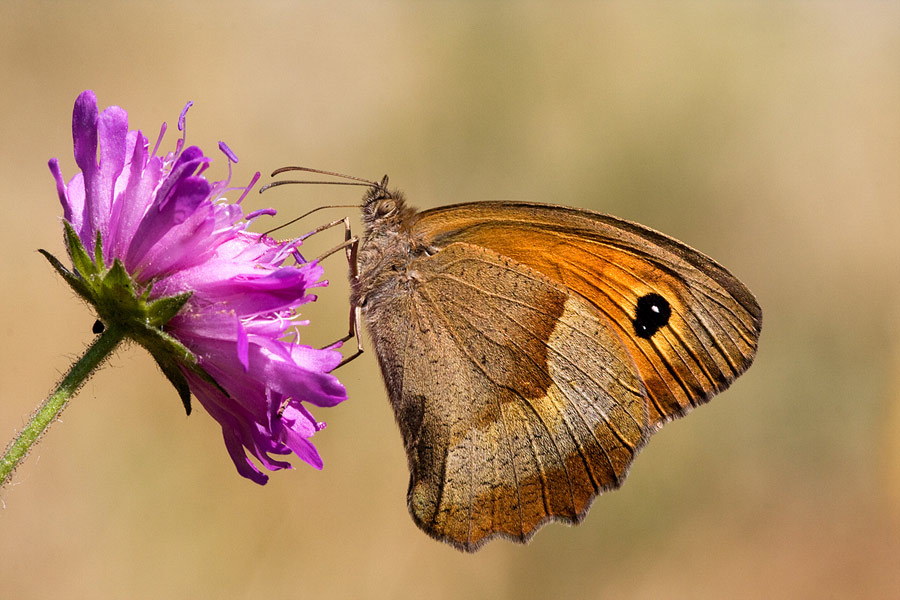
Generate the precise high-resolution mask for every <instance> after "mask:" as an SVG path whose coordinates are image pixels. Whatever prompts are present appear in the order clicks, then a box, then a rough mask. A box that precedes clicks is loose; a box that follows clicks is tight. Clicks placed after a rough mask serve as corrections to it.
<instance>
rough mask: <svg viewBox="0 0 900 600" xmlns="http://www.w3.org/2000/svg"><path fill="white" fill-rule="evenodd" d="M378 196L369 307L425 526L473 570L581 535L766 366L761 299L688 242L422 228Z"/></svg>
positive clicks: (366, 242)
mask: <svg viewBox="0 0 900 600" xmlns="http://www.w3.org/2000/svg"><path fill="white" fill-rule="evenodd" d="M304 170H306V169H304ZM361 181H364V180H361ZM365 185H368V186H369V189H368V191H367V192H366V194H365V197H364V200H363V203H362V221H363V224H364V227H365V232H364V235H363V236H362V239H361V240H359V242H358V248H357V246H356V240H355V239H353V240H352V244H353V252H351V253H349V254H350V255H351V257H352V264H351V288H352V289H351V305H352V307H354V309H355V311H356V314H357V318H359V317H360V316H361V317H362V320H363V321H364V322H365V324H366V327H367V329H368V333H369V336H370V338H371V341H372V344H373V345H374V349H375V354H376V356H377V358H378V363H379V365H380V367H381V372H382V375H383V378H384V382H385V384H386V387H387V391H388V395H389V397H390V402H391V406H392V407H393V410H394V414H395V416H396V420H397V424H398V425H399V429H400V433H401V435H402V437H403V444H404V448H405V450H406V454H407V457H408V463H409V472H410V481H409V489H408V493H407V501H408V507H409V511H410V514H411V515H412V518H413V520H414V521H415V523H416V524H417V525H418V526H419V527H420V528H421V529H422V530H424V531H425V532H426V533H428V534H429V535H431V536H432V537H434V538H436V539H439V540H442V541H444V542H447V543H449V544H451V545H453V546H454V547H456V548H458V549H460V550H465V551H469V552H473V551H475V550H477V549H478V548H480V547H481V546H482V545H483V544H484V543H485V542H487V541H488V540H490V539H492V538H496V537H505V538H509V539H511V540H514V541H518V542H523V543H524V542H526V541H528V540H529V539H530V538H531V536H532V535H534V533H535V532H536V531H537V530H538V529H539V528H540V527H541V526H542V525H543V524H545V523H547V522H549V521H554V520H555V521H563V522H567V523H572V524H577V523H580V522H581V521H582V520H583V519H584V517H585V516H586V514H587V511H588V509H589V507H590V505H591V502H592V501H593V500H594V498H595V497H596V496H597V495H599V494H601V493H603V492H605V491H608V490H612V489H615V488H618V487H619V486H620V485H622V483H623V481H624V479H625V477H626V475H627V474H628V469H629V467H630V465H631V463H632V461H633V460H634V458H635V456H636V455H637V453H638V451H639V450H640V449H641V448H642V447H643V446H644V444H645V443H646V442H647V440H648V438H649V437H650V435H651V434H652V433H653V432H655V431H656V430H658V429H659V428H660V427H662V425H663V424H665V423H666V422H668V421H670V420H672V419H675V418H677V417H681V416H683V415H685V414H687V413H688V412H689V411H690V410H691V409H692V408H693V407H695V406H698V405H700V404H703V403H705V402H707V401H709V399H710V398H711V397H712V396H713V395H715V394H716V393H718V392H720V391H722V390H724V389H725V388H727V387H728V386H729V385H730V384H731V382H732V381H734V379H735V378H736V377H737V376H738V375H740V374H741V373H743V372H744V371H745V370H746V369H747V368H748V367H749V366H750V364H751V363H752V362H753V358H754V356H755V354H756V349H757V344H758V339H759V334H760V329H761V325H762V310H761V308H760V306H759V304H758V303H757V301H756V299H755V298H754V296H753V294H752V293H751V292H750V291H749V290H748V289H747V287H746V286H745V285H744V284H743V283H741V282H740V281H739V280H738V279H737V278H735V277H734V276H733V275H732V274H731V273H729V272H728V271H727V270H726V269H725V268H723V267H722V266H720V265H719V264H717V263H716V262H714V261H713V260H712V259H710V258H708V257H707V256H705V255H704V254H701V253H700V252H698V251H696V250H694V249H692V248H690V247H688V246H687V245H685V244H683V243H681V242H679V241H678V240H675V239H673V238H671V237H668V236H666V235H664V234H662V233H658V232H656V231H654V230H652V229H650V228H648V227H645V226H643V225H639V224H637V223H632V222H629V221H625V220H623V219H619V218H616V217H612V216H608V215H604V214H600V213H596V212H591V211H587V210H578V209H574V208H567V207H565V206H556V205H548V204H535V203H526V202H474V203H464V204H455V205H452V206H445V207H440V208H434V209H430V210H424V211H421V212H419V211H416V210H415V209H413V208H411V207H410V206H409V205H407V203H406V200H405V198H404V196H403V194H402V193H400V192H399V191H396V190H392V189H388V187H387V177H385V178H384V179H383V180H382V181H381V182H380V183H376V182H366V184H365ZM348 237H349V230H348ZM352 327H353V325H351V330H352ZM360 348H361V346H360Z"/></svg>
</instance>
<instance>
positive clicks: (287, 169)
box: [259, 167, 382, 194]
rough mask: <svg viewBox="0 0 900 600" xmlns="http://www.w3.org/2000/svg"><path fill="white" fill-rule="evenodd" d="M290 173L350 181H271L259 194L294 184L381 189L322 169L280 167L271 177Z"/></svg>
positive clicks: (369, 182)
mask: <svg viewBox="0 0 900 600" xmlns="http://www.w3.org/2000/svg"><path fill="white" fill-rule="evenodd" d="M290 171H302V172H304V173H315V174H317V175H328V176H329V177H340V178H341V179H349V180H350V181H318V180H300V179H284V180H281V181H273V182H271V183H267V184H266V185H264V186H262V187H261V188H260V189H259V193H260V194H261V193H263V192H264V191H266V190H268V189H269V188H273V187H276V186H279V185H287V184H294V183H301V184H313V185H317V184H318V185H358V186H362V187H371V188H379V187H382V185H381V184H380V183H377V182H375V181H369V180H368V179H363V178H362V177H354V176H353V175H344V174H343V173H337V172H335V171H323V170H322V169H313V168H312V167H281V168H280V169H275V170H274V171H272V175H271V177H275V176H276V175H281V174H282V173H288V172H290Z"/></svg>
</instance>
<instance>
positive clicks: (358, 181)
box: [259, 166, 387, 236]
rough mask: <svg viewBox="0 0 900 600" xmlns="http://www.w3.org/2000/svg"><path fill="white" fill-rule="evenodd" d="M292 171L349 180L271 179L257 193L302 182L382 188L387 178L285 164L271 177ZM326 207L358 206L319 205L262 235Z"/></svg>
mask: <svg viewBox="0 0 900 600" xmlns="http://www.w3.org/2000/svg"><path fill="white" fill-rule="evenodd" d="M292 171H301V172H304V173H315V174H316V175H327V176H329V177H340V178H341V179H349V180H350V181H319V180H314V179H312V180H303V179H283V180H281V181H272V182H270V183H267V184H266V185H264V186H262V187H261V188H260V189H259V193H260V194H261V193H263V192H265V191H266V190H269V189H271V188H273V187H277V186H279V185H289V184H290V185H293V184H303V185H355V186H360V187H370V188H374V189H383V188H384V187H385V186H386V184H387V178H385V179H383V180H382V181H381V183H377V182H375V181H369V180H368V179H363V178H362V177H354V176H353V175H344V174H343V173H337V172H335V171H324V170H322V169H313V168H312V167H300V166H287V167H281V168H280V169H275V170H274V171H272V174H271V177H275V176H277V175H281V174H282V173H288V172H292ZM326 208H358V205H356V204H332V205H328V206H319V207H317V208H314V209H312V210H311V211H309V212H307V213H305V214H302V215H300V216H299V217H296V218H294V219H291V220H290V221H288V222H287V223H283V224H281V225H279V226H278V227H275V228H273V229H270V230H268V231H266V232H265V233H263V234H262V235H264V236H266V235H269V234H271V233H274V232H276V231H278V230H279V229H283V228H285V227H287V226H288V225H292V224H294V223H296V222H297V221H299V220H301V219H305V218H306V217H308V216H309V215H311V214H313V213H314V212H316V211H319V210H323V209H326Z"/></svg>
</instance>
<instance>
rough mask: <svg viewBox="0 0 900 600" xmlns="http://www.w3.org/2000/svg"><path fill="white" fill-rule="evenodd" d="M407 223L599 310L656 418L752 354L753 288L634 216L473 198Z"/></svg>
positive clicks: (687, 404) (756, 323) (669, 415)
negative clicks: (510, 263)
mask: <svg viewBox="0 0 900 600" xmlns="http://www.w3.org/2000/svg"><path fill="white" fill-rule="evenodd" d="M411 232H412V235H413V236H414V238H416V239H417V240H419V241H420V242H421V243H423V244H425V245H427V246H430V247H433V248H441V247H444V246H446V245H448V244H453V243H460V242H461V243H468V244H473V245H476V246H480V247H484V248H489V249H491V250H494V251H496V252H497V253H499V254H501V255H503V256H506V257H509V258H512V259H514V260H516V261H517V262H519V263H522V264H525V265H528V266H529V267H531V268H533V269H535V270H537V271H539V272H540V273H543V274H544V275H546V276H547V277H549V278H550V279H552V280H554V281H556V282H557V283H559V284H561V285H563V286H564V287H565V288H567V289H569V290H572V291H574V292H576V293H577V294H578V295H579V296H580V297H582V298H584V299H585V300H586V301H587V302H588V303H590V304H591V305H592V306H593V307H595V308H596V309H597V310H599V311H600V313H602V314H603V315H605V317H606V318H607V319H608V321H609V323H610V325H611V326H612V328H613V330H614V331H615V333H616V334H617V337H618V338H619V339H620V340H621V341H622V343H623V344H624V347H625V348H626V349H627V351H628V354H629V355H630V356H631V359H632V360H633V361H634V363H635V364H636V366H637V369H638V373H639V375H640V379H641V380H642V381H643V383H644V385H645V386H646V388H647V393H648V396H649V407H648V409H649V414H650V420H651V423H652V424H653V426H654V427H659V426H661V425H662V424H663V423H665V422H666V421H668V420H671V419H673V418H676V417H680V416H682V415H684V414H685V413H686V412H688V411H689V410H690V409H691V408H692V407H693V406H696V405H699V404H702V403H704V402H707V401H708V400H709V399H710V398H711V397H712V396H713V395H715V394H716V393H717V392H720V391H722V390H723V389H725V388H726V387H728V386H729V385H730V384H731V382H732V381H733V380H734V379H735V378H736V377H737V376H738V375H740V374H741V373H743V372H744V371H745V370H746V369H747V368H748V367H749V366H750V364H751V363H752V362H753V357H754V355H755V354H756V348H757V342H758V339H759V333H760V328H761V326H762V310H761V309H760V307H759V304H758V303H757V302H756V299H755V298H754V297H753V294H751V293H750V291H749V290H748V289H747V288H746V287H745V286H744V285H743V284H742V283H741V282H740V281H739V280H738V279H737V278H736V277H734V276H733V275H731V273H729V272H728V271H727V270H725V269H724V268H723V267H722V266H720V265H719V264H717V263H716V262H714V261H713V260H712V259H710V258H708V257H707V256H705V255H704V254H701V253H700V252H697V251H696V250H694V249H692V248H690V247H688V246H686V245H685V244H682V243H681V242H679V241H677V240H675V239H673V238H670V237H668V236H665V235H663V234H661V233H659V232H656V231H654V230H652V229H650V228H647V227H644V226H642V225H638V224H636V223H631V222H628V221H624V220H622V219H617V218H615V217H611V216H608V215H602V214H599V213H594V212H589V211H583V210H577V209H572V208H566V207H561V206H551V205H543V204H529V203H512V202H480V203H475V204H459V205H454V206H448V207H443V208H437V209H433V210H428V211H424V212H421V213H418V214H417V215H416V217H415V218H414V221H413V222H412V223H411ZM595 343H603V342H602V341H599V342H595Z"/></svg>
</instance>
